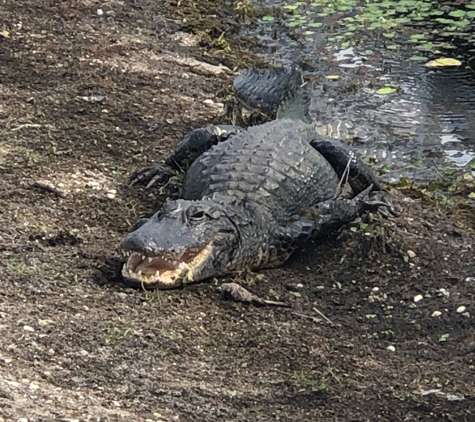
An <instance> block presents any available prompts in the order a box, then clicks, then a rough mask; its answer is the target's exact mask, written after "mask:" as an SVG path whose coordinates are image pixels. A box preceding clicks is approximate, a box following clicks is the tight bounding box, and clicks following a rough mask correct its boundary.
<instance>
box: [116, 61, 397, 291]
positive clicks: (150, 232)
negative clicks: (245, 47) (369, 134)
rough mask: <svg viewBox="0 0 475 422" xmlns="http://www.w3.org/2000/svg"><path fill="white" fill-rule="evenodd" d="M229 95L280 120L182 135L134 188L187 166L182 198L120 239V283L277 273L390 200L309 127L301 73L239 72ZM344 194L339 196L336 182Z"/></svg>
mask: <svg viewBox="0 0 475 422" xmlns="http://www.w3.org/2000/svg"><path fill="white" fill-rule="evenodd" d="M234 91H235V93H236V96H237V97H238V98H239V99H240V100H241V101H242V102H244V103H245V104H246V105H248V106H250V107H253V108H254V107H259V108H260V109H262V110H266V111H269V110H272V109H274V111H275V108H277V118H276V119H275V120H272V121H270V122H267V123H264V124H261V125H256V126H251V127H249V128H247V129H244V128H241V127H238V126H233V125H210V126H208V127H206V128H200V129H195V130H193V131H191V132H190V133H188V134H186V135H185V136H184V137H183V139H182V140H181V141H180V142H179V144H178V146H177V148H176V150H175V151H174V152H173V153H172V154H171V155H170V157H168V158H167V159H166V160H165V161H164V162H161V163H159V164H156V165H153V166H149V167H145V168H143V169H140V170H138V171H136V172H135V173H134V174H133V175H132V177H131V184H132V185H133V184H137V183H144V184H146V183H148V186H151V185H154V184H160V183H164V182H165V181H166V180H167V179H169V178H170V177H171V176H172V175H173V174H175V172H176V171H177V170H178V169H186V168H187V167H188V166H189V168H188V170H187V171H186V175H185V179H184V183H183V188H182V192H181V198H179V199H176V200H171V201H169V202H166V203H165V204H164V205H163V207H162V208H161V209H160V210H159V211H158V212H156V213H155V214H154V215H152V216H151V217H150V218H148V219H142V220H140V221H139V223H138V224H137V225H136V227H135V229H134V231H132V232H131V233H129V234H128V235H127V236H126V237H125V239H124V240H123V242H122V247H123V249H124V251H125V252H126V253H127V254H128V259H127V262H126V263H125V264H124V266H123V269H122V276H123V278H124V279H125V281H126V282H127V283H129V284H135V285H138V286H142V287H144V288H147V289H150V288H158V289H171V288H175V287H178V286H181V285H185V284H187V283H191V282H197V281H202V280H205V279H208V278H211V277H218V276H224V275H227V274H230V273H233V272H238V271H241V270H256V269H262V268H274V267H277V266H280V265H282V264H283V263H285V262H286V261H287V259H288V258H289V256H290V255H291V254H292V253H293V252H294V250H295V249H296V248H297V247H298V245H299V244H301V242H304V241H305V240H308V239H309V238H311V237H314V236H317V235H319V234H327V233H331V232H332V231H333V230H336V229H338V228H341V227H342V226H343V225H345V224H347V223H349V222H351V221H352V220H354V219H355V218H357V217H358V216H360V215H361V214H363V213H365V212H368V211H376V210H377V209H379V208H380V207H382V206H388V203H387V202H386V201H385V200H384V199H381V198H382V197H381V195H378V192H381V188H380V185H379V183H378V181H377V179H376V177H375V175H374V174H373V173H372V171H371V170H370V168H369V167H368V166H367V165H366V164H365V163H364V162H363V161H362V159H361V158H360V157H358V155H357V154H356V153H355V152H354V151H353V150H352V149H351V148H350V147H349V146H347V145H346V144H344V143H342V142H341V141H339V140H337V139H332V138H328V137H323V136H320V135H318V134H317V133H316V131H315V127H314V125H312V124H311V123H309V122H308V116H307V113H306V101H305V95H304V93H305V89H304V84H303V78H302V72H301V70H300V69H299V68H298V67H293V68H291V69H290V70H289V69H273V70H266V71H263V72H262V71H257V70H255V69H253V68H251V69H248V70H246V71H244V72H242V73H241V74H240V75H239V76H237V78H236V79H235V81H234ZM345 184H346V185H347V186H348V185H349V186H350V187H351V190H352V194H351V197H342V195H341V190H342V186H343V185H345Z"/></svg>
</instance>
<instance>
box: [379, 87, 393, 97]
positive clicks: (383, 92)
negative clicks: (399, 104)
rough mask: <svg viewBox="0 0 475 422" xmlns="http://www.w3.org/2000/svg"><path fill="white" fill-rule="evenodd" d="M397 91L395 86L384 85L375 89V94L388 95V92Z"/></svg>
mask: <svg viewBox="0 0 475 422" xmlns="http://www.w3.org/2000/svg"><path fill="white" fill-rule="evenodd" d="M396 91H397V88H395V87H393V86H384V87H382V88H379V89H378V90H377V91H376V94H379V95H388V94H392V93H394V92H396Z"/></svg>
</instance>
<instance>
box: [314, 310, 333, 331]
mask: <svg viewBox="0 0 475 422" xmlns="http://www.w3.org/2000/svg"><path fill="white" fill-rule="evenodd" d="M313 310H314V311H315V312H316V313H317V314H318V315H320V316H321V317H322V318H323V319H325V321H327V322H328V323H329V324H331V325H333V326H334V327H336V324H335V323H334V322H333V321H332V320H331V319H330V318H328V317H326V316H325V315H324V314H323V313H322V312H320V311H319V310H318V309H317V308H313Z"/></svg>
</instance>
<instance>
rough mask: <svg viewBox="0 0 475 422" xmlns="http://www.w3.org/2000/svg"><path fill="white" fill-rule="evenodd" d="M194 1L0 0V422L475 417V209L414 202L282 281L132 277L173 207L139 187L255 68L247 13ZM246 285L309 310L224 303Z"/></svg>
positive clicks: (366, 225)
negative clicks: (225, 35) (204, 11)
mask: <svg viewBox="0 0 475 422" xmlns="http://www.w3.org/2000/svg"><path fill="white" fill-rule="evenodd" d="M195 6H196V5H193V4H192V3H191V2H189V1H182V2H180V3H176V2H171V1H152V0H142V1H141V0H135V1H118V0H105V1H103V2H97V1H92V0H68V1H66V0H64V1H53V0H42V1H36V0H35V1H33V0H31V1H28V0H24V1H14V2H9V1H3V2H0V12H1V15H2V18H3V19H2V20H3V23H2V25H3V27H2V26H0V95H1V97H0V175H1V177H0V224H1V230H0V283H1V289H0V297H1V300H0V338H1V342H0V421H2V420H5V421H22V422H26V421H53V420H54V421H89V420H91V421H181V422H185V421H186V422H188V421H208V422H212V421H359V422H361V421H459V422H460V421H473V420H475V384H474V382H473V380H474V377H475V362H474V356H475V355H474V352H475V329H474V324H473V317H474V315H475V309H474V307H475V260H474V245H475V237H474V235H473V233H474V229H475V218H474V217H473V216H474V214H473V208H467V207H465V208H460V207H459V208H457V207H455V208H454V207H447V206H444V207H442V206H441V207H437V206H435V205H434V202H432V201H428V200H427V199H426V198H425V196H423V195H421V194H420V193H419V192H417V191H415V190H404V191H401V192H395V196H396V199H397V201H398V207H399V208H400V210H401V213H400V216H399V217H398V218H394V219H391V220H386V219H384V218H382V217H379V216H375V217H373V218H371V219H370V220H369V221H367V222H356V223H355V224H353V225H352V227H351V228H347V229H345V230H343V231H342V233H341V234H340V236H339V237H338V238H337V239H334V240H331V241H330V240H328V241H327V242H321V243H320V244H318V245H308V247H306V248H304V249H303V250H301V251H300V252H299V253H297V254H296V255H295V256H294V257H293V258H292V259H291V261H290V262H289V263H288V264H287V265H285V266H284V267H283V268H281V269H278V270H272V271H263V272H262V274H249V275H247V276H245V277H238V276H234V277H229V278H227V279H226V280H213V281H210V282H207V283H200V284H196V285H191V286H188V287H186V288H184V289H181V290H175V291H168V292H144V291H141V290H136V289H132V288H129V287H127V286H124V285H123V284H122V281H121V279H120V276H119V271H120V267H121V263H122V260H123V258H122V254H121V251H120V247H119V245H120V241H121V239H122V238H123V237H124V235H125V234H126V233H127V232H128V231H129V230H130V228H131V225H132V224H133V223H134V222H135V221H136V220H137V219H138V218H139V217H141V216H143V215H144V214H150V213H151V212H152V211H153V210H154V209H156V207H158V206H159V204H160V201H161V200H163V197H160V195H158V194H157V192H156V191H155V192H150V191H146V190H144V189H142V188H129V187H128V186H127V178H128V176H129V175H130V173H131V172H132V171H133V170H134V169H135V168H137V167H140V166H141V165H144V164H148V163H153V162H155V161H158V160H160V159H162V158H164V157H165V156H166V155H167V154H168V153H169V152H170V150H171V149H172V147H173V145H174V144H175V143H176V142H177V141H178V140H179V138H180V137H181V136H182V135H183V134H184V133H186V132H187V131H189V130H190V129H192V128H196V127H201V126H204V125H206V124H208V123H209V122H211V121H215V120H216V119H218V117H217V116H218V114H219V112H220V110H221V106H220V103H224V102H225V100H226V98H225V96H226V92H228V91H227V90H228V89H229V86H230V82H231V81H232V78H233V75H232V72H229V71H227V70H226V69H223V68H222V67H216V66H217V65H218V64H219V63H220V62H222V63H223V64H225V65H227V66H229V67H232V66H234V65H235V66H241V65H242V64H243V63H245V62H246V57H245V56H244V55H235V56H234V57H232V55H229V54H228V53H226V51H229V50H228V48H227V46H224V47H226V48H224V47H223V40H219V35H220V31H221V29H220V25H222V22H224V20H225V19H228V20H231V21H232V20H233V18H232V13H231V12H232V11H231V9H230V7H231V6H229V5H228V6H227V7H222V4H221V2H217V8H216V9H215V10H212V11H210V12H209V13H208V15H206V16H205V15H202V16H201V17H200V16H199V15H200V8H199V7H198V8H196V7H195ZM99 8H100V9H101V11H102V14H101V11H98V10H97V9H99ZM187 8H188V9H187ZM193 10H194V12H195V13H196V15H197V16H198V18H197V22H202V21H204V20H206V19H207V20H208V21H210V22H214V26H213V27H214V30H212V31H208V35H207V37H208V38H206V37H203V34H200V37H201V38H200V39H201V45H198V46H193V45H190V44H193V42H192V41H193V37H190V36H186V34H181V33H180V32H179V31H185V32H188V33H191V32H192V31H195V32H198V33H199V30H200V29H199V25H198V24H196V22H195V23H193V19H191V18H190V17H189V16H188V15H187V13H191V12H190V11H193ZM213 14H215V15H216V16H213ZM183 16H185V18H186V22H183ZM187 16H188V17H187ZM173 17H175V18H176V19H173ZM228 30H229V31H232V26H231V27H228ZM1 31H3V32H1ZM203 40H205V41H203ZM210 40H211V42H210ZM213 40H214V41H216V42H214V44H213ZM223 50H226V51H224V52H223ZM230 57H231V58H230ZM203 63H209V64H211V65H212V66H206V65H204V64H203ZM206 100H208V101H206ZM466 193H467V192H462V193H460V192H459V194H460V195H466ZM455 199H456V198H455ZM230 280H232V281H237V282H239V283H240V284H242V285H243V286H245V287H246V288H247V289H249V290H251V291H252V292H254V293H256V294H258V295H260V296H261V297H264V298H268V299H274V300H275V299H278V300H281V301H284V302H286V303H288V304H290V305H291V307H290V308H275V307H255V306H247V305H244V304H241V303H234V302H229V301H224V300H222V299H221V297H220V293H219V284H220V283H222V282H223V281H230ZM418 295H420V298H422V299H421V300H420V301H415V297H417V296H418ZM462 307H464V308H462ZM434 312H435V314H434Z"/></svg>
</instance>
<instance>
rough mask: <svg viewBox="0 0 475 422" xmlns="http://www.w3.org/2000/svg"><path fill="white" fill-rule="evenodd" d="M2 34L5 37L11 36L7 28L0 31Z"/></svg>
mask: <svg viewBox="0 0 475 422" xmlns="http://www.w3.org/2000/svg"><path fill="white" fill-rule="evenodd" d="M0 35H1V36H2V37H5V38H10V32H8V31H7V30H6V29H5V30H3V31H0Z"/></svg>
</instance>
